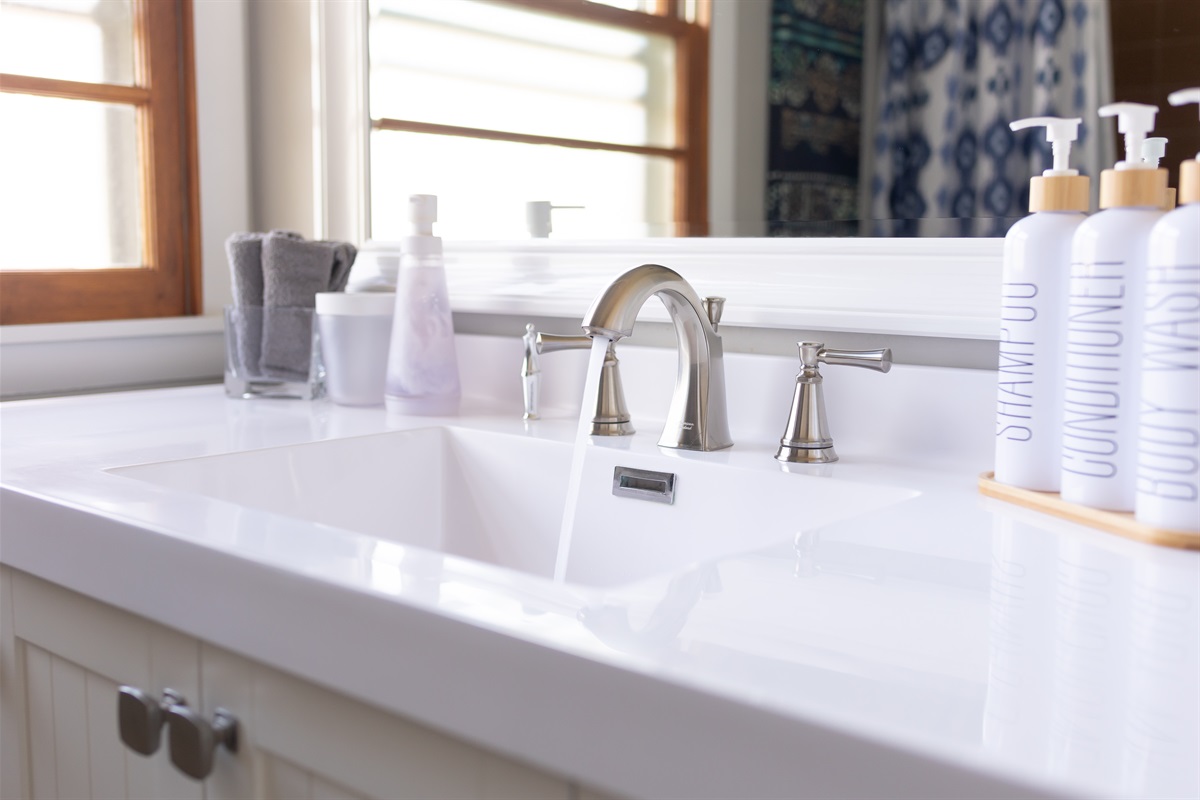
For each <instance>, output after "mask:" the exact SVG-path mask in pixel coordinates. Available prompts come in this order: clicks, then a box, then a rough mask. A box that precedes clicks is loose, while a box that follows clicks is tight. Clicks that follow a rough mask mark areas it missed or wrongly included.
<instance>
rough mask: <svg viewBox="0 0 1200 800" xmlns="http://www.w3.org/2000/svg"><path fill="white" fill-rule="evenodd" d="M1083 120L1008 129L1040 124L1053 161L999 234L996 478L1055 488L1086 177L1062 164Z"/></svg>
mask: <svg viewBox="0 0 1200 800" xmlns="http://www.w3.org/2000/svg"><path fill="white" fill-rule="evenodd" d="M1082 121H1083V120H1081V119H1079V118H1075V119H1060V118H1058V117H1031V118H1029V119H1021V120H1017V121H1016V122H1013V123H1011V124H1010V125H1009V127H1010V128H1012V129H1013V130H1014V131H1017V130H1022V129H1024V128H1031V127H1035V126H1043V127H1045V128H1046V139H1047V140H1048V141H1049V142H1050V144H1051V147H1052V149H1053V153H1054V166H1053V168H1052V169H1048V170H1046V171H1045V172H1043V173H1042V175H1041V177H1034V178H1033V179H1031V180H1030V182H1029V210H1030V212H1032V213H1031V214H1030V215H1029V216H1028V217H1025V218H1024V219H1022V220H1020V221H1019V222H1017V223H1016V224H1015V225H1013V226H1012V228H1010V229H1009V231H1008V235H1007V236H1006V237H1005V238H1004V276H1003V284H1002V296H1003V299H1002V308H1001V314H1000V318H1001V326H1000V367H999V375H1000V381H999V392H998V395H997V402H996V474H995V478H996V480H997V481H998V482H1000V483H1004V484H1008V485H1010V486H1019V487H1021V488H1022V489H1034V490H1036V491H1041V492H1057V491H1058V490H1059V484H1060V480H1061V476H1062V469H1061V466H1060V460H1061V459H1060V455H1061V452H1062V413H1063V405H1062V380H1061V374H1062V362H1063V349H1064V348H1063V333H1064V329H1065V317H1066V310H1067V309H1066V295H1067V282H1068V280H1069V278H1070V271H1071V238H1072V236H1074V234H1075V229H1076V228H1078V227H1079V225H1080V224H1081V223H1082V222H1083V221H1084V219H1085V212H1086V211H1087V208H1088V190H1089V182H1088V179H1087V178H1086V177H1085V176H1082V175H1080V174H1079V172H1078V171H1077V170H1073V169H1070V168H1069V166H1070V156H1071V142H1073V141H1075V139H1076V137H1077V136H1078V133H1079V124H1080V123H1081V122H1082Z"/></svg>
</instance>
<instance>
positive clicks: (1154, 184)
mask: <svg viewBox="0 0 1200 800" xmlns="http://www.w3.org/2000/svg"><path fill="white" fill-rule="evenodd" d="M1157 114H1158V106H1152V105H1147V104H1145V103H1111V104H1109V105H1107V106H1101V107H1100V116H1102V117H1116V118H1117V130H1118V131H1120V132H1121V133H1123V134H1125V160H1124V161H1118V162H1117V165H1116V167H1115V168H1114V169H1106V170H1104V171H1103V172H1101V173H1100V208H1131V207H1138V206H1149V207H1151V208H1162V207H1163V206H1164V205H1165V204H1166V202H1167V171H1166V170H1165V169H1158V167H1157V163H1154V164H1152V163H1150V162H1147V161H1144V160H1143V157H1142V156H1143V149H1142V148H1143V143H1144V142H1145V141H1146V134H1147V133H1149V132H1150V131H1152V130H1153V129H1154V117H1155V116H1156V115H1157ZM1165 141H1166V140H1163V142H1164V143H1165ZM1155 162H1157V159H1155Z"/></svg>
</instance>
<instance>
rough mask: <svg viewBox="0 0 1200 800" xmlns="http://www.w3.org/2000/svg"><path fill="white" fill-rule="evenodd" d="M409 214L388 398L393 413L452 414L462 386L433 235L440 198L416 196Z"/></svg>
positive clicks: (436, 240) (438, 246)
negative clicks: (459, 379) (409, 224)
mask: <svg viewBox="0 0 1200 800" xmlns="http://www.w3.org/2000/svg"><path fill="white" fill-rule="evenodd" d="M408 216H409V222H410V223H411V225H412V233H411V235H409V236H406V237H404V238H403V239H402V240H401V243H400V273H399V275H398V277H397V282H396V313H395V317H394V319H393V321H392V338H391V343H390V345H389V347H388V365H387V380H386V384H385V392H384V396H385V400H386V403H387V409H388V411H389V412H395V413H401V414H433V415H445V414H453V413H455V412H456V411H457V410H458V403H459V399H460V397H461V395H462V390H461V388H460V386H459V381H458V357H457V355H456V353H455V350H454V321H453V319H452V318H451V316H450V298H449V293H448V292H447V290H446V270H445V267H444V266H443V264H442V240H441V239H440V238H438V237H437V236H434V235H433V223H434V222H435V221H436V220H437V197H435V196H434V195H429V194H415V195H413V196H412V197H410V198H409V199H408Z"/></svg>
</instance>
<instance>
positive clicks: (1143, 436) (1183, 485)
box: [1134, 88, 1200, 534]
mask: <svg viewBox="0 0 1200 800" xmlns="http://www.w3.org/2000/svg"><path fill="white" fill-rule="evenodd" d="M1168 99H1169V100H1170V103H1171V105H1173V106H1179V105H1183V104H1185V103H1200V88H1195V89H1183V90H1181V91H1178V92H1175V93H1173V94H1172V95H1171V96H1170V97H1169V98H1168ZM1179 203H1180V205H1179V208H1177V209H1175V210H1174V211H1172V212H1170V213H1169V214H1166V215H1164V216H1163V218H1162V219H1160V220H1159V221H1158V223H1157V224H1156V225H1155V226H1154V229H1153V230H1152V231H1151V232H1150V255H1149V266H1148V270H1147V273H1146V310H1145V320H1144V323H1143V326H1142V392H1141V400H1142V402H1141V416H1140V424H1139V426H1138V470H1137V507H1136V509H1135V512H1134V515H1135V516H1136V517H1137V520H1138V521H1139V522H1144V523H1146V524H1147V525H1154V526H1155V527H1160V528H1170V529H1172V530H1178V531H1187V532H1189V533H1196V534H1200V153H1197V154H1196V156H1195V157H1194V158H1188V159H1187V160H1185V161H1184V162H1183V163H1182V164H1181V165H1180V167H1179Z"/></svg>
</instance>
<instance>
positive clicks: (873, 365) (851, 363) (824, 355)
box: [800, 342, 892, 372]
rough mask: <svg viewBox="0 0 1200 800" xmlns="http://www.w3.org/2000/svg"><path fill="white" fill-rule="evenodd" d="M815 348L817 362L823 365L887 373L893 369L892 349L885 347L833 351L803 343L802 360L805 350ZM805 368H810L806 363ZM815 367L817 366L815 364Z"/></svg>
mask: <svg viewBox="0 0 1200 800" xmlns="http://www.w3.org/2000/svg"><path fill="white" fill-rule="evenodd" d="M805 347H815V348H816V349H817V357H816V358H817V360H818V361H820V362H821V363H822V364H834V365H838V366H843V367H866V368H867V369H873V370H875V371H876V372H887V371H888V370H890V369H891V368H892V349H891V348H890V347H884V348H881V349H879V350H831V349H829V348H828V347H825V345H823V344H820V343H811V342H802V343H801V344H800V359H801V360H802V361H803V360H804V348H805ZM805 366H809V364H808V362H807V361H806V362H805ZM813 366H815V364H813Z"/></svg>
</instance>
